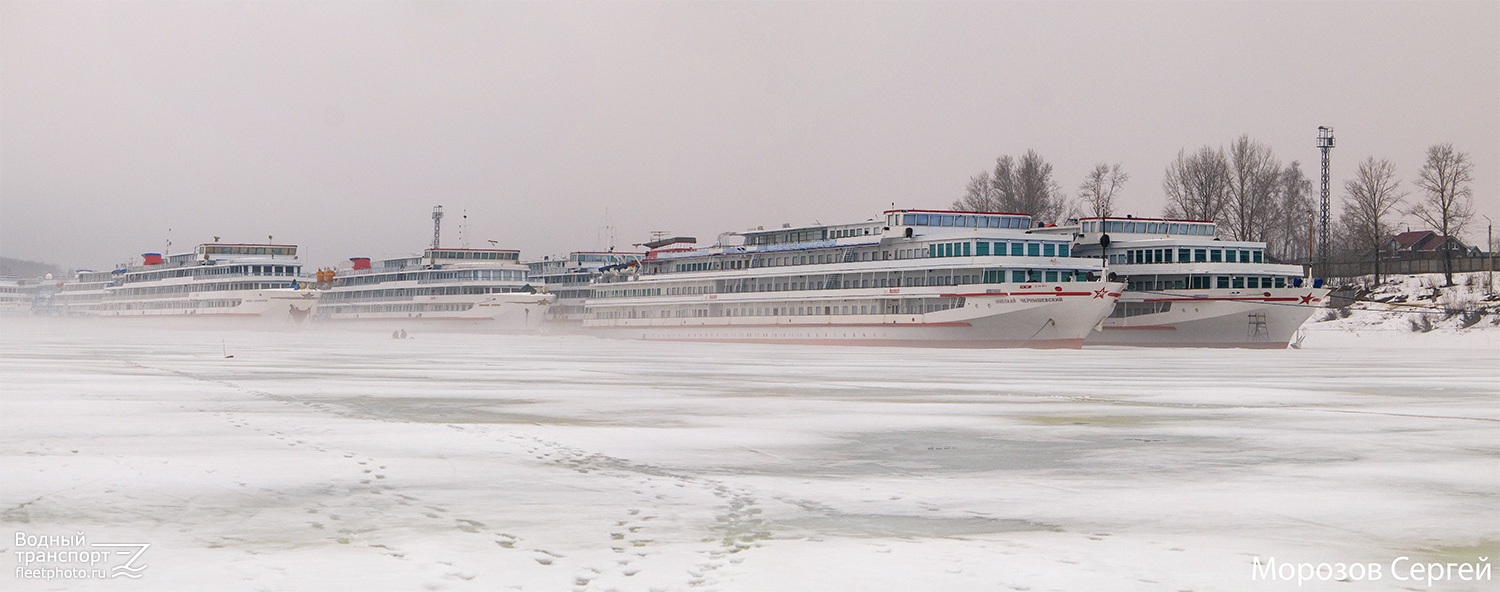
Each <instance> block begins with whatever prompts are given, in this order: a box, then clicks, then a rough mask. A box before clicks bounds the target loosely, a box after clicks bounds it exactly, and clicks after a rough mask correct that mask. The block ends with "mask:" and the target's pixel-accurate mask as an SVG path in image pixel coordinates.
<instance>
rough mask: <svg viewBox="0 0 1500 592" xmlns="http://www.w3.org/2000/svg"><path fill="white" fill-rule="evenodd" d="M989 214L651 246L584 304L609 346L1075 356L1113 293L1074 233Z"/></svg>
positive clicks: (895, 213) (892, 216)
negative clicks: (751, 345)
mask: <svg viewBox="0 0 1500 592" xmlns="http://www.w3.org/2000/svg"><path fill="white" fill-rule="evenodd" d="M1030 227H1031V218H1030V216H1026V215H1024V214H1007V213H998V212H953V211H940V210H889V211H887V212H885V213H884V215H883V216H882V217H881V218H880V219H876V220H870V221H866V222H858V223H853V224H835V225H821V224H820V225H814V226H803V227H796V228H792V227H784V228H778V229H774V230H762V229H756V230H751V231H747V232H739V233H726V234H725V235H722V236H721V237H720V241H719V243H720V244H717V245H713V246H698V245H696V244H695V243H694V241H693V240H692V239H688V238H681V237H679V238H673V239H664V240H659V241H654V242H651V243H647V244H646V245H645V246H646V247H648V248H649V249H650V251H649V252H648V253H647V254H646V258H645V260H644V261H643V262H642V263H641V265H639V266H637V267H633V268H628V269H625V270H618V271H613V272H607V273H605V274H604V275H603V276H602V277H600V278H599V280H597V281H596V282H595V284H594V295H593V298H591V299H589V300H588V302H587V308H588V312H589V318H588V319H586V320H585V321H584V325H585V327H587V328H590V329H593V330H596V331H598V332H599V333H601V334H603V335H606V336H614V337H622V338H634V339H661V340H687V341H700V340H701V341H727V342H759V343H803V344H849V345H888V346H935V347H1036V348H1077V347H1081V346H1082V345H1083V342H1084V338H1085V337H1086V336H1087V335H1088V333H1089V332H1090V331H1092V330H1093V329H1094V327H1095V326H1096V325H1098V324H1099V322H1100V320H1102V319H1103V318H1104V317H1105V316H1107V315H1108V314H1109V312H1110V310H1111V309H1112V308H1113V307H1114V304H1115V300H1116V298H1117V297H1118V296H1119V292H1120V289H1121V287H1122V286H1121V285H1120V284H1118V283H1113V282H1105V281H1101V280H1100V279H1099V275H1100V273H1101V272H1102V268H1103V266H1102V264H1101V263H1100V262H1099V261H1098V260H1094V259H1084V258H1077V257H1070V256H1069V252H1068V251H1069V249H1070V247H1071V240H1070V239H1071V237H1062V236H1057V235H1050V234H1033V233H1030V232H1028V229H1029V228H1030Z"/></svg>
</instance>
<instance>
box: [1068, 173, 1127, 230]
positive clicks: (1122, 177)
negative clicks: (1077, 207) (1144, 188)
mask: <svg viewBox="0 0 1500 592" xmlns="http://www.w3.org/2000/svg"><path fill="white" fill-rule="evenodd" d="M1129 180H1130V173H1127V172H1125V171H1124V170H1122V169H1121V167H1120V163H1118V162H1117V163H1115V164H1112V165H1111V164H1105V163H1102V162H1101V163H1099V164H1096V165H1094V170H1092V171H1089V173H1088V174H1087V175H1085V176H1084V177H1083V184H1081V185H1079V186H1078V200H1079V201H1081V202H1083V209H1084V210H1085V211H1087V212H1089V213H1090V214H1092V215H1094V216H1095V217H1098V218H1104V217H1106V216H1110V215H1112V214H1113V213H1114V211H1115V196H1116V195H1118V194H1119V193H1120V188H1121V187H1123V186H1124V185H1125V182H1126V181H1129Z"/></svg>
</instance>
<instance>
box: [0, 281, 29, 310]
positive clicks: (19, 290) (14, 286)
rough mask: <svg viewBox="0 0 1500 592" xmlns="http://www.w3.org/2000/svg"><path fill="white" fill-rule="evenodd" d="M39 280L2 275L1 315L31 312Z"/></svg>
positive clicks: (0, 286)
mask: <svg viewBox="0 0 1500 592" xmlns="http://www.w3.org/2000/svg"><path fill="white" fill-rule="evenodd" d="M36 288H37V282H36V281H35V280H23V279H21V278H18V277H13V276H0V316H6V317H17V316H26V315H30V314H31V309H32V299H33V297H34V296H35V295H36Z"/></svg>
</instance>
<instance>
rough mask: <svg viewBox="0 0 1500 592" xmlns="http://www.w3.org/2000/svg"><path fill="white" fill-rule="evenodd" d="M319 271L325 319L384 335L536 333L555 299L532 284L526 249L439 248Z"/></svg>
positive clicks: (360, 260)
mask: <svg viewBox="0 0 1500 592" xmlns="http://www.w3.org/2000/svg"><path fill="white" fill-rule="evenodd" d="M320 273H321V274H322V277H320V278H318V279H319V286H320V287H324V288H326V289H324V290H323V294H322V296H321V298H319V301H318V309H317V313H316V318H317V319H318V320H319V321H321V322H330V323H346V324H358V325H360V326H366V327H372V328H379V329H382V330H413V329H417V328H422V329H432V328H438V329H443V330H458V331H479V332H493V333H517V332H525V331H532V330H536V329H537V328H539V327H540V326H541V324H542V321H543V319H544V318H545V316H546V312H547V307H548V305H550V304H551V302H552V298H553V297H552V295H551V294H546V293H544V292H542V291H539V290H537V289H535V288H534V287H533V286H531V285H530V284H529V283H528V277H527V268H526V266H525V265H522V264H521V263H520V252H519V251H512V250H504V249H449V248H432V249H426V250H424V251H423V252H422V254H421V255H420V256H410V257H399V258H395V259H385V260H382V261H379V262H378V264H375V265H372V264H371V261H370V259H369V258H368V257H354V258H351V259H350V260H349V264H348V265H347V266H345V267H343V268H341V269H338V270H334V271H332V272H331V273H330V272H326V271H325V272H320ZM330 276H331V277H330ZM329 280H331V281H329Z"/></svg>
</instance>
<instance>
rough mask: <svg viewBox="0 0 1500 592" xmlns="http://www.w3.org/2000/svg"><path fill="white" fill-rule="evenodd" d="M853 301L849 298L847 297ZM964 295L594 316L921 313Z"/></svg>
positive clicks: (953, 304)
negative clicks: (869, 302)
mask: <svg viewBox="0 0 1500 592" xmlns="http://www.w3.org/2000/svg"><path fill="white" fill-rule="evenodd" d="M851 302H853V301H851ZM963 306H964V298H962V297H959V298H911V299H904V300H899V301H897V300H891V299H882V300H881V302H879V303H875V304H859V303H855V304H849V303H847V302H846V303H838V304H826V303H811V302H795V303H790V304H786V305H782V306H742V307H730V308H724V309H718V310H714V309H708V308H702V307H697V308H676V309H659V308H626V309H611V310H607V311H598V312H596V313H595V315H594V318H598V319H653V318H663V319H671V318H704V317H784V316H833V315H875V314H923V313H929V312H939V311H944V310H949V309H953V308H962V307H963Z"/></svg>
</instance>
